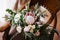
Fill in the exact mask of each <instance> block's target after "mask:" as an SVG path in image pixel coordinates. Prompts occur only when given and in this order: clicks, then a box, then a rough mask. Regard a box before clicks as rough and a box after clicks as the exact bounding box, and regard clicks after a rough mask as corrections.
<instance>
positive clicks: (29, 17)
mask: <svg viewBox="0 0 60 40" xmlns="http://www.w3.org/2000/svg"><path fill="white" fill-rule="evenodd" d="M34 22H35V20H34V17H32V16H27V17H26V23H27V24H33V23H34Z"/></svg>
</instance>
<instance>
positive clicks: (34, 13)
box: [5, 4, 58, 40]
mask: <svg viewBox="0 0 60 40" xmlns="http://www.w3.org/2000/svg"><path fill="white" fill-rule="evenodd" d="M40 7H41V6H38V4H36V5H35V6H34V9H33V10H31V9H30V8H29V5H28V6H26V8H25V9H23V10H19V11H17V13H16V12H14V11H12V10H10V9H7V10H6V11H7V12H8V13H9V15H5V19H6V20H7V21H9V22H10V23H11V26H16V30H17V32H18V33H23V34H24V36H25V39H28V40H51V39H50V38H51V37H52V35H51V34H52V33H57V31H56V30H55V29H54V28H53V27H52V26H50V25H49V24H48V23H45V16H46V13H45V11H43V12H42V11H41V9H40ZM57 34H58V33H57Z"/></svg>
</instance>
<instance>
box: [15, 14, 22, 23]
mask: <svg viewBox="0 0 60 40" xmlns="http://www.w3.org/2000/svg"><path fill="white" fill-rule="evenodd" d="M20 16H21V14H20V13H17V14H16V15H15V17H14V21H15V23H17V21H18V20H19V19H20Z"/></svg>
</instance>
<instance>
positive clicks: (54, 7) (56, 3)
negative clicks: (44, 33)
mask: <svg viewBox="0 0 60 40" xmlns="http://www.w3.org/2000/svg"><path fill="white" fill-rule="evenodd" d="M37 2H38V3H39V5H42V6H44V7H46V9H48V10H49V11H50V13H51V17H50V18H49V20H48V21H47V23H48V24H51V23H52V21H53V20H54V28H56V25H57V15H56V14H57V12H58V11H59V10H60V0H31V3H30V6H32V5H34V4H36V3H37ZM17 4H18V2H16V5H15V6H16V7H15V8H17ZM9 30H10V27H8V28H6V29H5V33H4V35H3V40H10V36H11V35H9V34H8V33H9ZM13 32H14V31H13ZM21 35H22V34H21ZM21 35H19V34H18V36H17V37H15V38H14V40H19V39H21V38H22V37H23V36H21ZM51 35H52V38H51V39H50V40H53V37H54V33H53V34H51ZM20 36H21V38H19V39H17V38H18V37H20ZM23 38H24V37H23ZM21 40H25V39H21Z"/></svg>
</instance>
